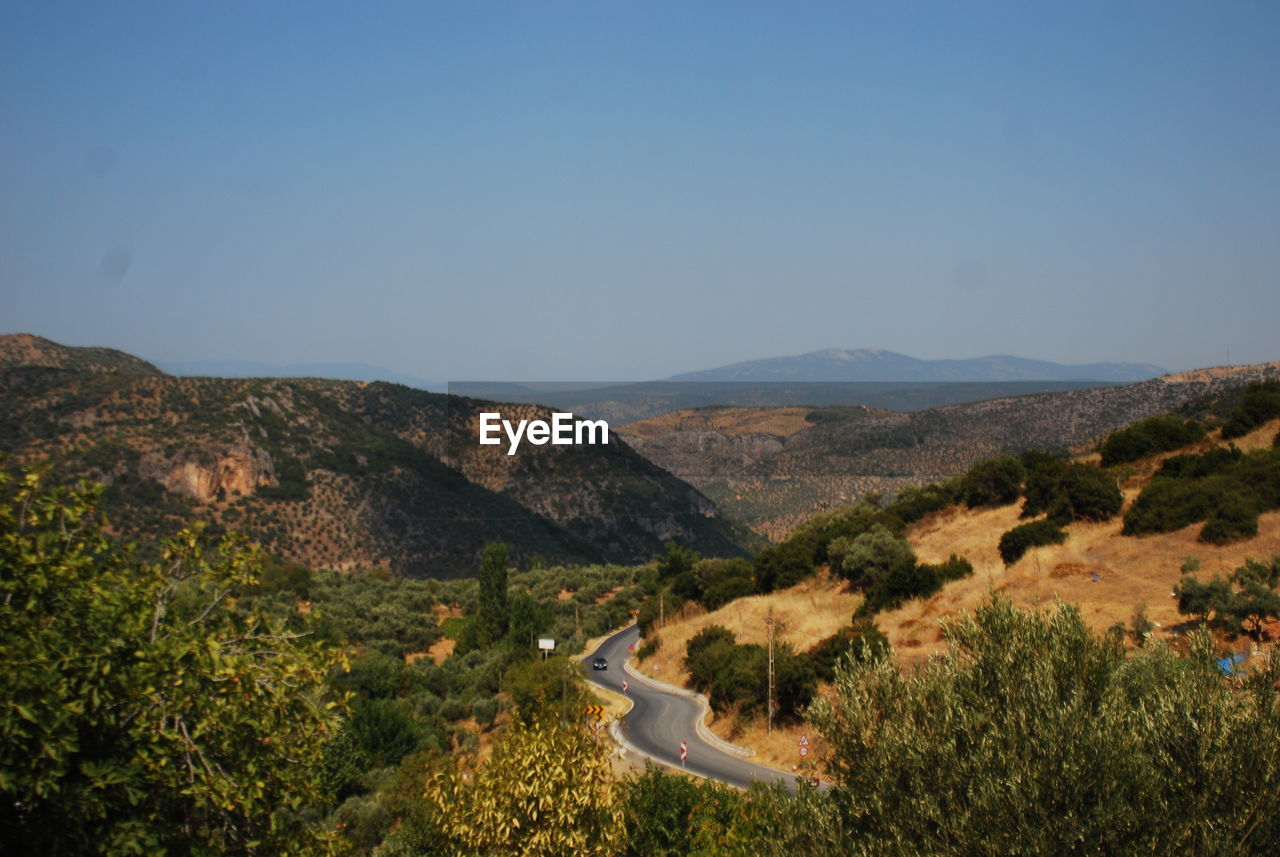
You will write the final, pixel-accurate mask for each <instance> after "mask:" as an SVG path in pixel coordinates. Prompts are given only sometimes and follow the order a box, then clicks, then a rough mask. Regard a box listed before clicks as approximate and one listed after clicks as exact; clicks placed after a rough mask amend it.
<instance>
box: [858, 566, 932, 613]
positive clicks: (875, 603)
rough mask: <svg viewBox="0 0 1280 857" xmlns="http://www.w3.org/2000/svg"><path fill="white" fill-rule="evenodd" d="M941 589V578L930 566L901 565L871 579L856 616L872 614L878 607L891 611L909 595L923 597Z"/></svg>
mask: <svg viewBox="0 0 1280 857" xmlns="http://www.w3.org/2000/svg"><path fill="white" fill-rule="evenodd" d="M941 588H942V581H941V580H939V579H938V575H937V572H936V570H935V568H934V567H933V566H929V565H916V564H915V563H911V564H910V565H903V566H900V567H898V568H895V569H892V570H891V571H889V572H887V573H885V574H882V575H880V576H878V577H876V578H874V579H873V580H872V582H871V585H870V586H868V587H867V591H866V597H865V598H864V599H863V601H862V604H860V605H859V606H858V612H857V614H856V615H859V616H872V615H875V614H876V613H879V612H880V611H882V610H893V609H895V608H897V607H899V606H901V605H902V604H903V603H905V602H907V601H910V600H911V599H912V598H926V597H928V596H930V595H932V594H933V593H935V592H937V591H938V590H939V589H941Z"/></svg>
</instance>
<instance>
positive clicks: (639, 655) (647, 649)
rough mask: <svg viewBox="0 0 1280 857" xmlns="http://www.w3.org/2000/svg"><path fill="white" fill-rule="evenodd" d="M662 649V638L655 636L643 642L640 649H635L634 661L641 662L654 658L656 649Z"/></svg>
mask: <svg viewBox="0 0 1280 857" xmlns="http://www.w3.org/2000/svg"><path fill="white" fill-rule="evenodd" d="M660 648H662V638H661V637H659V636H658V635H657V634H654V635H653V636H652V637H650V638H648V639H647V640H645V641H644V642H643V643H642V644H641V645H640V648H638V649H636V660H637V661H643V660H645V659H647V658H651V657H653V656H654V653H656V652H657V651H658V649H660Z"/></svg>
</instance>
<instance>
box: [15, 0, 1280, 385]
mask: <svg viewBox="0 0 1280 857" xmlns="http://www.w3.org/2000/svg"><path fill="white" fill-rule="evenodd" d="M1278 38H1280V4H1276V3H1270V2H1221V3H1205V2H1192V3H1182V2H1153V3H1136V2H1098V3H1093V2H1069V3H1068V2H1061V3H1055V4H1053V5H1052V6H1051V5H1050V4H1046V3H1025V2H1016V3H969V2H962V3H954V2H935V3H909V2H889V0H885V2H878V3H851V2H838V3H804V2H801V3H784V2H771V3H756V2H746V1H745V0H734V2H688V0H684V2H656V1H655V0H645V2H592V3H587V2H578V3H571V2H558V0H548V1H547V2H509V3H497V2H483V0H477V2H461V0H458V2H436V3H429V2H417V3H403V4H401V3H391V2H378V3H364V4H357V3H339V4H335V3H321V2H316V3H306V4H302V3H275V2H253V3H249V2H234V3H229V2H219V3H213V2H209V3H186V2H184V3H173V2H156V3H139V2H123V0H122V2H110V3H93V2H81V3H62V2H55V0H41V2H37V3H19V2H14V0H0V332H16V331H26V332H31V333H36V334H39V335H42V336H46V337H49V338H51V339H55V340H57V341H60V342H64V343H66V344H71V345H108V346H113V347H117V348H121V349H124V350H126V351H129V352H131V353H134V354H138V355H139V356H142V357H145V358H147V359H150V360H154V361H162V362H171V361H185V360H199V359H212V358H236V359H242V360H259V361H265V362H270V363H318V362H326V363H337V362H355V361H359V362H365V363H371V364H376V365H381V366H385V367H387V368H390V369H393V370H396V371H398V372H403V373H407V374H411V375H415V376H418V377H421V378H426V379H432V380H439V381H447V380H460V379H469V378H511V379H528V380H539V379H541V380H548V379H584V380H586V379H614V380H623V379H640V378H646V377H662V376H666V375H669V374H672V373H676V372H681V371H691V370H697V369H704V368H709V367H712V366H717V365H721V364H724V363H729V362H734V361H738V360H746V359H753V358H759V357H769V356H777V355H783V354H796V353H801V352H806V351H813V350H817V349H820V348H828V347H864V346H866V347H871V346H876V347H883V348H888V349H892V350H894V351H900V352H904V353H907V354H911V355H914V356H917V357H925V358H942V357H957V358H959V357H974V356H979V355H985V354H995V353H1011V354H1017V355H1021V356H1026V357H1033V358H1039V359H1046V360H1054V361H1059V362H1066V363H1082V362H1093V361H1101V360H1125V361H1141V362H1151V363H1157V364H1160V365H1162V366H1165V367H1167V368H1170V369H1186V368H1192V367H1196V366H1205V365H1217V364H1222V363H1225V362H1228V361H1230V362H1233V363H1253V362H1261V361H1265V360H1280V336H1278V335H1277V319H1280V163H1278V162H1277V154H1278V153H1280V50H1277V49H1276V44H1277V39H1278Z"/></svg>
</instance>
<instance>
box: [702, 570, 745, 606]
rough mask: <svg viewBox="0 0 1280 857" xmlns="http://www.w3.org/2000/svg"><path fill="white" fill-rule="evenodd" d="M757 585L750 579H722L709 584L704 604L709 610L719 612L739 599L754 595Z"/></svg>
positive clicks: (703, 600) (703, 596)
mask: <svg viewBox="0 0 1280 857" xmlns="http://www.w3.org/2000/svg"><path fill="white" fill-rule="evenodd" d="M755 591H756V583H755V581H754V580H752V579H751V578H750V577H720V578H717V579H715V580H713V581H712V582H711V583H709V584H707V588H706V591H705V592H703V593H702V604H703V606H704V607H706V608H707V609H708V610H719V609H720V608H721V607H723V606H724V605H726V604H728V603H729V602H730V601H733V600H735V599H738V598H745V597H746V596H748V595H754V594H755Z"/></svg>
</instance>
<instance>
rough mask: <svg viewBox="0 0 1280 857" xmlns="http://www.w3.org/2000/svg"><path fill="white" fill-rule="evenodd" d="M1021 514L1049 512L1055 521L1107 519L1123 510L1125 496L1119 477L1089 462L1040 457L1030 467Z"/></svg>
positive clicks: (1031, 515)
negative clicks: (1121, 508) (1071, 461)
mask: <svg viewBox="0 0 1280 857" xmlns="http://www.w3.org/2000/svg"><path fill="white" fill-rule="evenodd" d="M1025 494H1026V498H1027V499H1026V502H1025V503H1024V504H1023V506H1022V517H1024V518H1032V517H1035V516H1037V515H1041V514H1047V515H1048V516H1049V518H1050V519H1052V520H1055V521H1061V522H1067V521H1105V520H1107V519H1109V518H1111V517H1112V516H1113V515H1115V514H1116V513H1117V512H1119V511H1120V507H1121V506H1122V505H1124V497H1123V496H1122V495H1121V494H1120V488H1119V486H1117V485H1116V480H1115V479H1114V478H1113V477H1112V476H1111V475H1110V474H1108V473H1106V472H1104V471H1102V470H1099V469H1098V468H1096V467H1090V466H1089V465H1087V464H1078V463H1068V462H1065V461H1060V460H1058V459H1048V460H1047V461H1040V462H1037V464H1036V465H1035V466H1033V467H1031V468H1028V471H1027V481H1026V488H1025Z"/></svg>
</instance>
